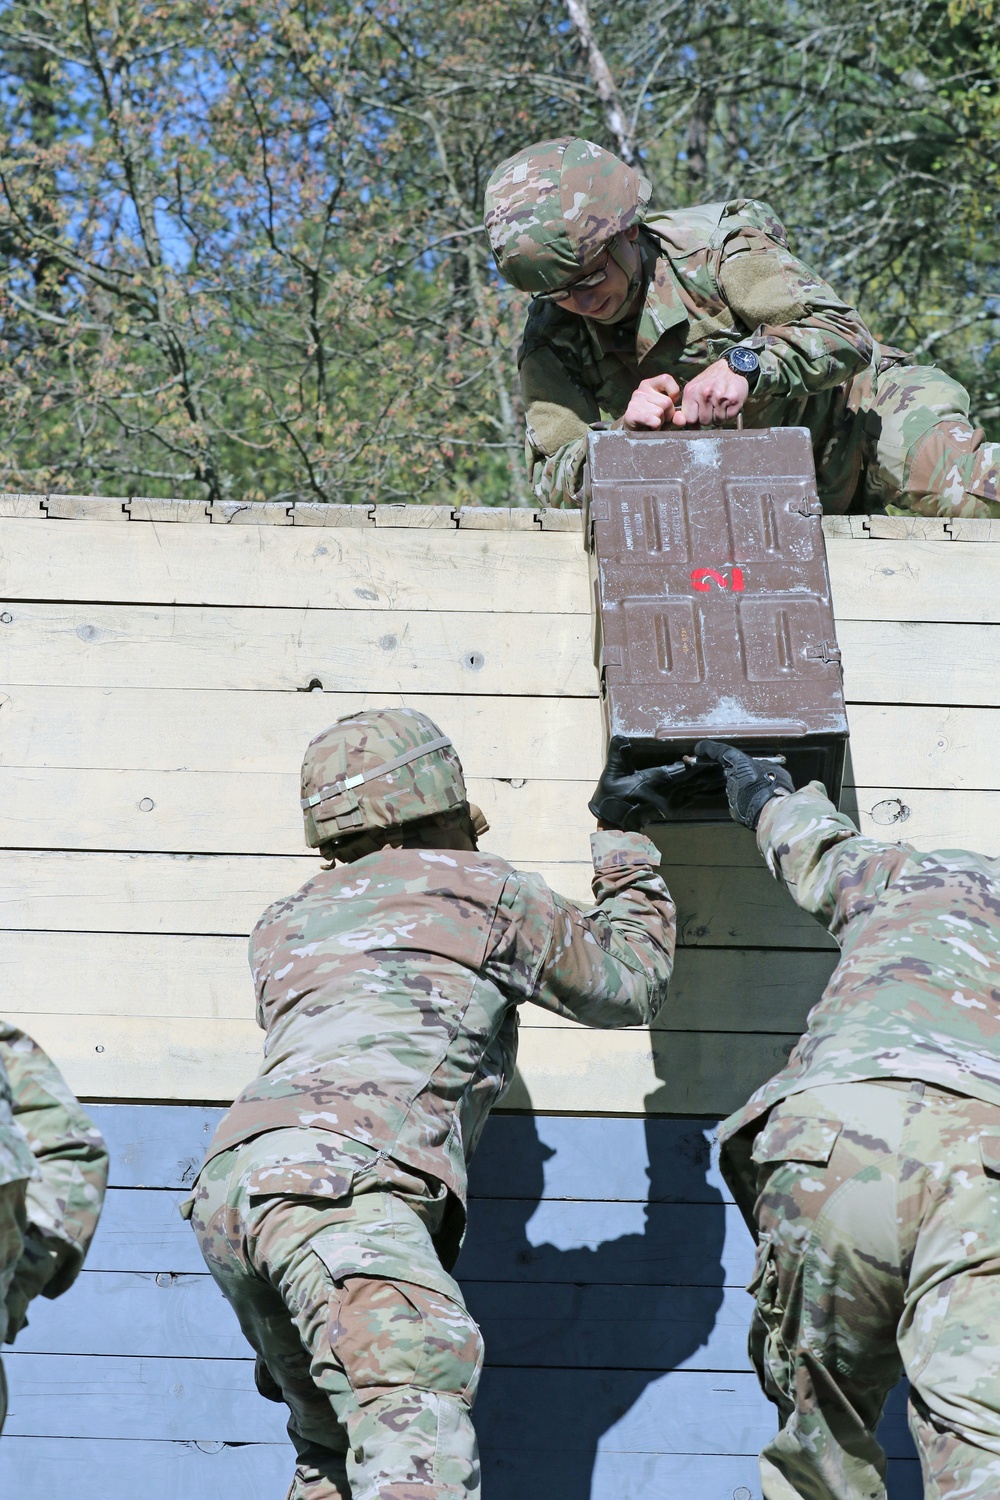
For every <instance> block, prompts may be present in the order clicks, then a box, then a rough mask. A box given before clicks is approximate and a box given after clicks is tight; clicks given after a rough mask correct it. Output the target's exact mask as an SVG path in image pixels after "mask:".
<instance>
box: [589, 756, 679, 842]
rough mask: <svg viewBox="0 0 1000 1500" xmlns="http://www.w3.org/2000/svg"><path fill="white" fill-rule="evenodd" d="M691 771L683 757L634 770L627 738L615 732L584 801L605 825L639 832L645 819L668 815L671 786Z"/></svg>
mask: <svg viewBox="0 0 1000 1500" xmlns="http://www.w3.org/2000/svg"><path fill="white" fill-rule="evenodd" d="M691 775H692V771H691V768H690V767H689V766H688V765H686V764H685V762H684V761H677V762H676V763H675V764H674V765H670V766H649V767H648V768H647V769H646V770H645V771H636V770H635V769H634V768H633V765H632V750H631V747H630V745H629V742H628V740H627V739H626V737H625V735H623V734H616V735H615V736H614V737H613V738H612V740H611V744H610V745H609V746H608V759H607V764H606V765H605V767H604V770H603V771H602V772H601V779H600V781H599V782H598V783H597V786H596V788H595V790H594V795H593V797H592V798H591V799H590V802H589V803H588V804H587V805H588V807H589V808H590V811H591V812H592V813H593V814H594V817H595V818H597V820H598V821H599V822H601V823H603V824H604V825H605V827H606V828H620V829H622V830H623V831H624V832H626V833H638V832H639V831H640V829H642V828H645V826H646V824H647V823H657V822H660V823H662V822H664V821H665V820H667V819H668V818H670V817H671V815H672V814H671V811H670V809H671V800H670V797H669V793H670V790H671V788H672V787H674V786H676V785H677V783H678V782H679V781H687V780H688V779H689V777H690V776H691Z"/></svg>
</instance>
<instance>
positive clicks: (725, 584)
mask: <svg viewBox="0 0 1000 1500" xmlns="http://www.w3.org/2000/svg"><path fill="white" fill-rule="evenodd" d="M713 583H715V584H717V585H718V586H719V588H720V589H729V590H730V591H731V592H732V593H734V594H742V592H743V569H742V568H735V567H734V568H731V569H730V573H729V577H728V578H727V577H726V575H725V573H720V572H719V571H718V570H717V569H716V568H695V569H694V571H693V573H692V574H691V584H692V586H693V587H694V588H696V589H697V590H698V593H699V594H708V593H710V592H711V588H712V584H713Z"/></svg>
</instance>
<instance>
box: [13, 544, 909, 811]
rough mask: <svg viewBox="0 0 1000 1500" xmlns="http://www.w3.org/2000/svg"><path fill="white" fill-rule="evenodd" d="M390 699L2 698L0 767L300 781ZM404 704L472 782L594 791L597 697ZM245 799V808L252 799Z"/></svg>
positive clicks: (53, 691)
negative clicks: (543, 782)
mask: <svg viewBox="0 0 1000 1500" xmlns="http://www.w3.org/2000/svg"><path fill="white" fill-rule="evenodd" d="M417 534H418V535H419V533H417ZM282 535H284V533H282ZM515 535H516V533H515ZM393 701H395V702H397V703H399V702H402V701H403V700H402V698H401V696H399V695H397V696H396V698H395V700H394V699H393V697H392V695H387V694H359V693H249V692H247V693H212V692H191V693H189V692H184V691H180V690H172V689H163V690H162V691H157V690H156V689H148V690H139V689H110V688H108V689H103V688H14V689H11V690H10V692H8V693H4V694H2V695H0V763H2V764H3V765H5V766H20V767H26V768H31V767H41V766H51V767H58V766H62V767H67V768H69V767H80V768H83V769H95V768H98V767H105V768H107V769H109V770H145V771H148V770H163V771H173V770H181V769H184V770H188V771H207V772H218V771H220V770H227V771H234V770H239V771H240V772H241V773H250V774H257V773H260V772H263V773H265V774H269V775H273V774H274V773H275V772H278V773H285V774H291V775H297V774H298V770H299V767H300V765H301V763H302V752H303V750H304V749H305V747H306V744H307V742H308V741H309V740H310V739H311V738H312V737H313V735H315V734H318V733H319V732H320V730H322V729H325V728H326V727H327V726H328V725H329V724H332V723H333V722H334V720H335V719H337V718H340V717H341V716H343V715H344V714H348V713H353V712H355V711H357V710H358V709H361V708H365V707H369V708H383V707H385V706H386V705H387V704H391V703H392V702H393ZM405 701H406V702H407V703H408V704H409V705H411V706H412V707H414V708H419V709H421V710H422V711H423V712H425V713H428V714H430V716H431V718H432V719H433V720H434V721H435V722H436V723H438V724H439V725H440V726H441V728H442V730H443V731H444V732H445V733H446V734H450V735H451V736H452V738H453V740H454V742H455V745H456V747H457V748H458V751H459V754H460V755H461V758H462V764H463V766H464V768H465V770H466V772H467V773H468V775H469V776H471V777H514V778H518V779H520V778H525V779H527V778H528V777H541V778H543V779H544V778H549V779H552V780H556V781H564V780H566V781H590V782H591V783H593V782H594V781H595V780H596V778H597V776H598V775H599V774H600V770H601V766H602V764H603V758H604V757H603V753H602V749H601V730H600V707H599V705H598V703H597V701H596V699H595V700H587V699H578V698H491V697H475V696H463V695H461V694H455V695H451V696H439V695H434V694H431V695H423V694H417V693H413V694H408V695H407V696H406V700H405ZM878 779H879V780H880V781H881V780H883V779H885V778H882V777H879V778H878ZM249 798H250V801H249V805H251V806H252V805H253V799H254V794H253V792H252V791H250V793H249Z"/></svg>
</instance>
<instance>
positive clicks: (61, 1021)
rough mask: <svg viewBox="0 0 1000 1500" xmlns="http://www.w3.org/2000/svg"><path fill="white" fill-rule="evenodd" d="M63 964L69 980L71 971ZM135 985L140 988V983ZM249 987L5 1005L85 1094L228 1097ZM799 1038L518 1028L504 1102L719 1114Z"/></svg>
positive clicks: (244, 1073) (565, 1110) (245, 1030)
mask: <svg viewBox="0 0 1000 1500" xmlns="http://www.w3.org/2000/svg"><path fill="white" fill-rule="evenodd" d="M182 941H186V942H194V941H197V939H182ZM59 972H60V974H61V976H62V979H63V982H64V984H69V983H70V980H71V976H70V973H69V971H68V970H67V969H65V968H62V969H60V971H59ZM109 974H111V975H114V970H113V969H111V968H110V966H109ZM140 978H141V976H140ZM116 979H117V982H118V983H120V984H121V986H122V988H123V989H124V988H125V986H126V985H127V984H128V982H129V981H128V976H127V975H125V974H121V975H120V978H117V976H116ZM109 987H110V986H109ZM132 989H133V993H135V994H136V995H138V994H139V993H140V987H139V982H138V980H136V979H133V980H132ZM247 992H248V998H247V1002H246V1004H247V1012H248V1014H247V1017H246V1019H245V1020H239V1019H235V1018H230V1017H222V1018H213V1019H211V1020H200V1019H197V1018H192V1017H190V1016H186V1015H181V1016H176V1015H171V1016H156V1015H106V1014H94V1015H72V1014H66V1013H62V1014H59V1013H52V1012H48V1011H41V1010H39V1009H37V1007H36V1006H33V1007H32V1009H31V1010H30V1011H29V1012H27V1013H26V1014H25V1013H23V1012H20V1013H19V1012H18V1011H17V1009H16V1008H15V1007H14V1006H12V1005H8V1006H7V1007H6V1009H7V1013H8V1014H9V1015H10V1016H11V1017H12V1018H13V1019H15V1020H16V1019H18V1017H19V1015H23V1019H24V1024H25V1026H26V1028H28V1029H30V1031H31V1034H32V1036H34V1038H35V1039H36V1041H38V1042H39V1043H40V1045H41V1046H43V1047H44V1048H45V1049H46V1051H47V1052H49V1053H50V1054H51V1055H52V1057H53V1058H54V1060H55V1061H56V1063H57V1064H58V1066H59V1067H60V1068H61V1069H62V1070H63V1072H64V1073H65V1075H66V1079H67V1081H68V1083H69V1085H70V1087H71V1088H72V1089H74V1090H75V1092H76V1093H77V1094H79V1095H80V1096H81V1098H86V1099H106V1100H112V1099H134V1100H143V1099H148V1100H158V1101H163V1102H171V1101H174V1100H177V1101H180V1100H191V1101H194V1102H199V1103H221V1104H225V1103H228V1102H229V1101H230V1100H231V1099H233V1098H234V1097H235V1095H236V1093H237V1092H238V1090H239V1089H240V1088H241V1087H242V1086H243V1084H245V1083H246V1082H247V1081H248V1080H249V1079H250V1078H252V1077H253V1076H254V1075H255V1074H256V1072H257V1070H258V1067H259V1065H260V1056H261V1051H260V1048H261V1033H260V1032H259V1030H258V1029H257V1027H256V1025H255V1023H254V1021H253V1020H252V1018H251V1016H250V1015H249V1010H250V1003H249V985H248V986H247ZM187 1003H188V1002H186V1001H184V1002H182V1004H187ZM797 1035H798V1033H795V1034H794V1035H790V1034H788V1033H770V1032H769V1033H745V1032H744V1033H737V1032H708V1031H691V1032H684V1031H673V1032H653V1033H649V1032H648V1031H646V1030H645V1029H644V1028H636V1029H635V1030H626V1031H589V1030H586V1029H585V1028H583V1027H576V1026H573V1025H571V1024H566V1023H564V1024H563V1025H561V1026H558V1025H557V1026H525V1027H524V1028H523V1029H522V1032H521V1041H520V1048H519V1053H518V1071H517V1074H516V1075H515V1078H514V1081H513V1084H512V1086H511V1089H510V1092H509V1093H508V1094H507V1096H506V1098H505V1100H504V1103H503V1105H502V1106H501V1107H502V1108H504V1109H513V1110H529V1109H534V1110H539V1111H541V1112H543V1113H556V1114H573V1113H577V1112H578V1111H579V1109H580V1103H581V1101H582V1100H586V1104H587V1111H588V1113H591V1114H608V1115H631V1114H644V1113H650V1114H670V1115H707V1116H711V1117H713V1118H718V1117H719V1116H720V1115H726V1114H729V1113H730V1112H731V1111H732V1110H734V1109H737V1108H738V1107H739V1106H740V1105H741V1104H742V1103H743V1102H744V1101H745V1100H746V1098H747V1097H748V1095H749V1094H750V1093H752V1092H753V1090H754V1089H755V1088H757V1087H758V1085H759V1084H761V1083H763V1082H764V1081H765V1080H766V1079H767V1078H769V1077H770V1076H771V1074H772V1073H774V1072H775V1071H776V1070H777V1069H778V1068H780V1067H782V1066H783V1065H784V1063H785V1062H786V1060H787V1057H788V1054H789V1052H790V1051H791V1048H792V1046H793V1045H794V1042H795V1040H796V1038H797Z"/></svg>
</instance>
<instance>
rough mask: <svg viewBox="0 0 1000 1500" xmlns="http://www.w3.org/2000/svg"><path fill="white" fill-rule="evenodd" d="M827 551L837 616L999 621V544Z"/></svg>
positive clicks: (840, 541) (835, 544)
mask: <svg viewBox="0 0 1000 1500" xmlns="http://www.w3.org/2000/svg"><path fill="white" fill-rule="evenodd" d="M10 524H11V525H18V524H23V525H25V526H27V525H29V523H28V522H27V521H25V522H23V523H18V522H11V523H10ZM826 553H827V557H828V559H829V562H830V578H831V582H832V586H833V607H834V613H835V614H836V616H837V620H838V622H839V621H841V620H951V621H968V622H969V623H970V624H973V625H981V624H996V623H997V622H998V621H1000V547H989V546H982V547H977V548H975V549H974V550H970V549H969V548H968V547H956V546H954V545H952V544H946V543H942V542H924V541H912V540H907V541H888V542H886V541H868V542H858V541H851V540H847V539H846V538H839V537H830V538H828V540H827V544H826Z"/></svg>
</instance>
